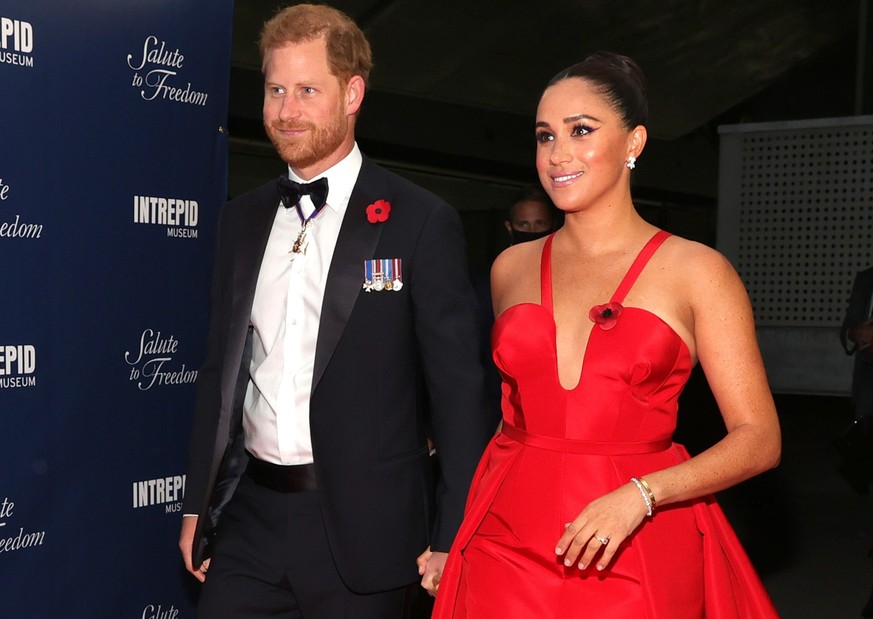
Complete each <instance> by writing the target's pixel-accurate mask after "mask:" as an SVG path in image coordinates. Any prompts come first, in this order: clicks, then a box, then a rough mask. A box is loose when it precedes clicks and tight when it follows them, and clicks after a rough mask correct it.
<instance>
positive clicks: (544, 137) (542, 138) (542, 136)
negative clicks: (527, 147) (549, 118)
mask: <svg viewBox="0 0 873 619" xmlns="http://www.w3.org/2000/svg"><path fill="white" fill-rule="evenodd" d="M553 139H554V138H553V137H552V134H551V133H548V132H546V131H538V132H537V134H536V141H537V142H538V143H540V144H544V143H545V142H551V141H552V140H553Z"/></svg>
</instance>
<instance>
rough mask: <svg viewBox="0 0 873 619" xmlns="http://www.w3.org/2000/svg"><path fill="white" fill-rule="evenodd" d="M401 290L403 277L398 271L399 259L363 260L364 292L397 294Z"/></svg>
mask: <svg viewBox="0 0 873 619" xmlns="http://www.w3.org/2000/svg"><path fill="white" fill-rule="evenodd" d="M401 288H403V276H402V274H401V271H400V258H379V259H375V260H364V284H363V289H364V290H365V291H367V292H381V291H383V290H387V291H394V292H397V291H399V290H400V289H401Z"/></svg>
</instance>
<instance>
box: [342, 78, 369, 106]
mask: <svg viewBox="0 0 873 619" xmlns="http://www.w3.org/2000/svg"><path fill="white" fill-rule="evenodd" d="M365 90H366V88H365V86H364V78H362V77H361V76H360V75H353V76H352V77H351V79H349V83H348V84H346V114H349V115H353V114H357V113H358V110H360V109H361V103H363V101H364V91H365Z"/></svg>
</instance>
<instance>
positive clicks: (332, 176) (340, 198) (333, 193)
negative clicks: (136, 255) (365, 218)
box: [288, 142, 363, 213]
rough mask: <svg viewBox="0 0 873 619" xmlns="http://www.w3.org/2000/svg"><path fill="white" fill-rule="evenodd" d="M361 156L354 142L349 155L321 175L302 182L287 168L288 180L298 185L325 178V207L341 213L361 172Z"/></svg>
mask: <svg viewBox="0 0 873 619" xmlns="http://www.w3.org/2000/svg"><path fill="white" fill-rule="evenodd" d="M362 163H363V156H362V155H361V150H360V149H359V148H358V143H357V142H355V144H354V146H353V147H352V150H351V151H349V154H348V155H346V156H345V157H343V159H342V160H341V161H339V162H337V163H336V164H335V165H334V166H332V167H330V168H328V169H327V170H325V171H324V172H322V173H321V174H318V175H316V176H314V177H313V178H311V179H309V180H308V181H304V180H303V179H301V178H300V177H299V176H297V175H296V174H294V171H293V170H292V169H291V166H290V165H289V166H288V178H289V179H291V180H292V181H297V182H298V183H305V182H309V183H311V182H312V181H314V180H316V179H319V178H323V177H325V176H326V177H327V181H328V182H327V204H326V205H325V206H327V207H328V208H329V209H331V210H332V211H334V212H337V213H339V212H342V211H344V210H345V208H346V206H347V205H348V203H349V198H350V197H351V196H352V189H354V188H355V183H356V182H357V180H358V173H359V172H360V171H361V164H362Z"/></svg>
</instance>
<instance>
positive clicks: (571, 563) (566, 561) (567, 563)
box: [564, 559, 573, 567]
mask: <svg viewBox="0 0 873 619" xmlns="http://www.w3.org/2000/svg"><path fill="white" fill-rule="evenodd" d="M564 565H566V566H567V567H570V566H571V565H573V562H572V561H570V559H564Z"/></svg>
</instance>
